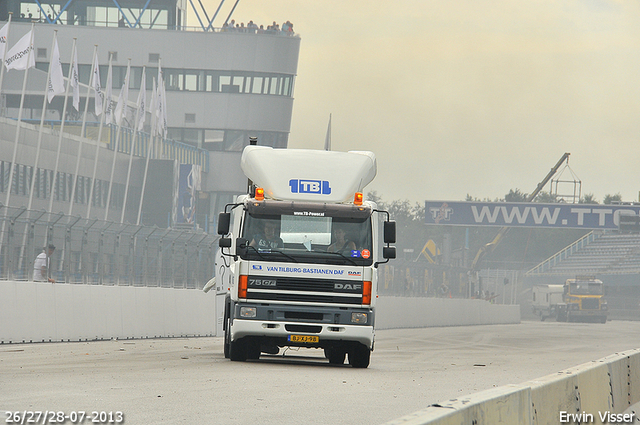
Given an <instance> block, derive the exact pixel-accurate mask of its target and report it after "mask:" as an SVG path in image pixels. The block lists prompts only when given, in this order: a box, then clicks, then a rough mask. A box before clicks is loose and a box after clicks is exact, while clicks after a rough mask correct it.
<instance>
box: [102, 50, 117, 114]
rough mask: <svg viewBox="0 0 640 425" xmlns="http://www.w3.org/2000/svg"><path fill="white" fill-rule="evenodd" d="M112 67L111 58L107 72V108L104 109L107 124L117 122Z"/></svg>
mask: <svg viewBox="0 0 640 425" xmlns="http://www.w3.org/2000/svg"><path fill="white" fill-rule="evenodd" d="M112 74H113V73H112V69H111V59H109V72H108V73H107V85H106V90H107V92H106V94H105V97H106V98H107V105H106V106H107V110H106V111H104V122H105V123H106V124H115V120H114V117H113V100H112V98H113V75H112Z"/></svg>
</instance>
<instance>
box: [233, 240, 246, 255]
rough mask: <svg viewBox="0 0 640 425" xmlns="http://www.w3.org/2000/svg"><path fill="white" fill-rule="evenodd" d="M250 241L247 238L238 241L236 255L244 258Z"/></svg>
mask: <svg viewBox="0 0 640 425" xmlns="http://www.w3.org/2000/svg"><path fill="white" fill-rule="evenodd" d="M248 246H249V241H248V240H247V239H245V238H238V239H236V255H239V256H243V255H245V254H246V253H247V247H248Z"/></svg>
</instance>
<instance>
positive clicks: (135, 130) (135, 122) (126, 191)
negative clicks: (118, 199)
mask: <svg viewBox="0 0 640 425" xmlns="http://www.w3.org/2000/svg"><path fill="white" fill-rule="evenodd" d="M145 72H146V66H143V67H142V83H145V78H144V77H145ZM145 85H146V84H145ZM142 90H147V88H146V87H142V84H140V94H139V95H138V98H139V99H140V100H142ZM125 105H126V103H125ZM137 106H138V107H137V108H136V119H135V120H133V140H132V141H131V149H130V152H129V167H128V169H127V182H126V183H125V185H124V201H123V202H122V213H121V214H120V223H121V224H122V223H124V213H125V211H126V210H127V196H128V195H129V180H130V178H131V163H132V162H133V148H134V146H135V144H136V141H137V140H138V120H139V118H140V104H139V102H138V105H137Z"/></svg>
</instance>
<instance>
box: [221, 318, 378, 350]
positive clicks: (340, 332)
mask: <svg viewBox="0 0 640 425" xmlns="http://www.w3.org/2000/svg"><path fill="white" fill-rule="evenodd" d="M300 325H301V323H300V322H274V321H262V320H244V319H237V318H236V319H234V320H233V323H232V325H231V340H232V341H236V340H238V339H240V338H244V337H247V336H250V337H258V338H266V339H273V340H275V341H279V342H282V341H286V340H287V338H288V336H289V335H313V336H317V337H318V338H319V339H320V342H319V344H315V345H310V346H322V345H323V343H328V342H335V341H355V342H359V343H361V344H363V345H365V346H366V347H368V348H369V349H373V340H374V330H373V326H354V325H344V324H316V323H313V324H311V323H310V324H309V325H310V326H313V327H315V328H317V329H318V330H319V331H318V332H313V333H308V332H297V331H295V330H293V331H289V330H287V327H288V326H289V327H292V328H293V329H295V328H296V327H298V326H300ZM283 345H289V344H283ZM291 345H294V344H291Z"/></svg>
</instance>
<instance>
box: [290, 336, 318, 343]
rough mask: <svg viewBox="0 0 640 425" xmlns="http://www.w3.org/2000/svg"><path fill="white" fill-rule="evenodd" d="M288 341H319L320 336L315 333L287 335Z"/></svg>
mask: <svg viewBox="0 0 640 425" xmlns="http://www.w3.org/2000/svg"><path fill="white" fill-rule="evenodd" d="M288 339H289V342H305V343H312V342H319V341H320V338H319V337H317V336H315V335H289V338H288Z"/></svg>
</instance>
